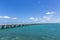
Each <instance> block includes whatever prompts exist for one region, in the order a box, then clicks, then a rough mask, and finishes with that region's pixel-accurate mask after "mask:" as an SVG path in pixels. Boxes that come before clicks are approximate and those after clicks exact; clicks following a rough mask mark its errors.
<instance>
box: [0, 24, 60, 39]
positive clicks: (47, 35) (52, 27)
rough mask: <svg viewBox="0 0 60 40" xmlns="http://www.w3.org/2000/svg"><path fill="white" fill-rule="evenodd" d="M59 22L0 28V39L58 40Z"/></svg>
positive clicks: (59, 37) (59, 36)
mask: <svg viewBox="0 0 60 40" xmlns="http://www.w3.org/2000/svg"><path fill="white" fill-rule="evenodd" d="M59 39H60V24H44V25H33V26H27V27H20V28H19V27H18V28H11V29H3V30H2V29H0V40H59Z"/></svg>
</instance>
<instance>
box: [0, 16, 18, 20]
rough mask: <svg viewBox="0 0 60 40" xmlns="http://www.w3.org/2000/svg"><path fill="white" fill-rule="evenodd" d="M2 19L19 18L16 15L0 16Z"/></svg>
mask: <svg viewBox="0 0 60 40" xmlns="http://www.w3.org/2000/svg"><path fill="white" fill-rule="evenodd" d="M0 18H2V19H17V18H16V17H14V18H13V17H10V16H0Z"/></svg>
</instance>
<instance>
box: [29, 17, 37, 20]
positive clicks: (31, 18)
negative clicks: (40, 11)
mask: <svg viewBox="0 0 60 40" xmlns="http://www.w3.org/2000/svg"><path fill="white" fill-rule="evenodd" d="M29 20H33V21H37V20H38V18H35V17H30V18H29Z"/></svg>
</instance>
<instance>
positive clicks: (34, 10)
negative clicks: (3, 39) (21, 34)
mask: <svg viewBox="0 0 60 40" xmlns="http://www.w3.org/2000/svg"><path fill="white" fill-rule="evenodd" d="M0 23H1V24H2V23H60V0H0Z"/></svg>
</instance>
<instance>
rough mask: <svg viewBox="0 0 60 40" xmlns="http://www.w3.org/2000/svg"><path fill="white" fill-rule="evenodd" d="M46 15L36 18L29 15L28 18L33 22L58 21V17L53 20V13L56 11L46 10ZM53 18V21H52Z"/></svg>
mask: <svg viewBox="0 0 60 40" xmlns="http://www.w3.org/2000/svg"><path fill="white" fill-rule="evenodd" d="M45 14H46V15H44V16H42V17H40V18H38V17H30V18H29V19H30V20H33V21H34V22H40V23H50V22H54V21H55V22H56V21H59V20H60V19H58V20H56V19H55V20H54V16H55V15H54V14H56V12H46V13H45ZM53 20H54V21H53Z"/></svg>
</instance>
